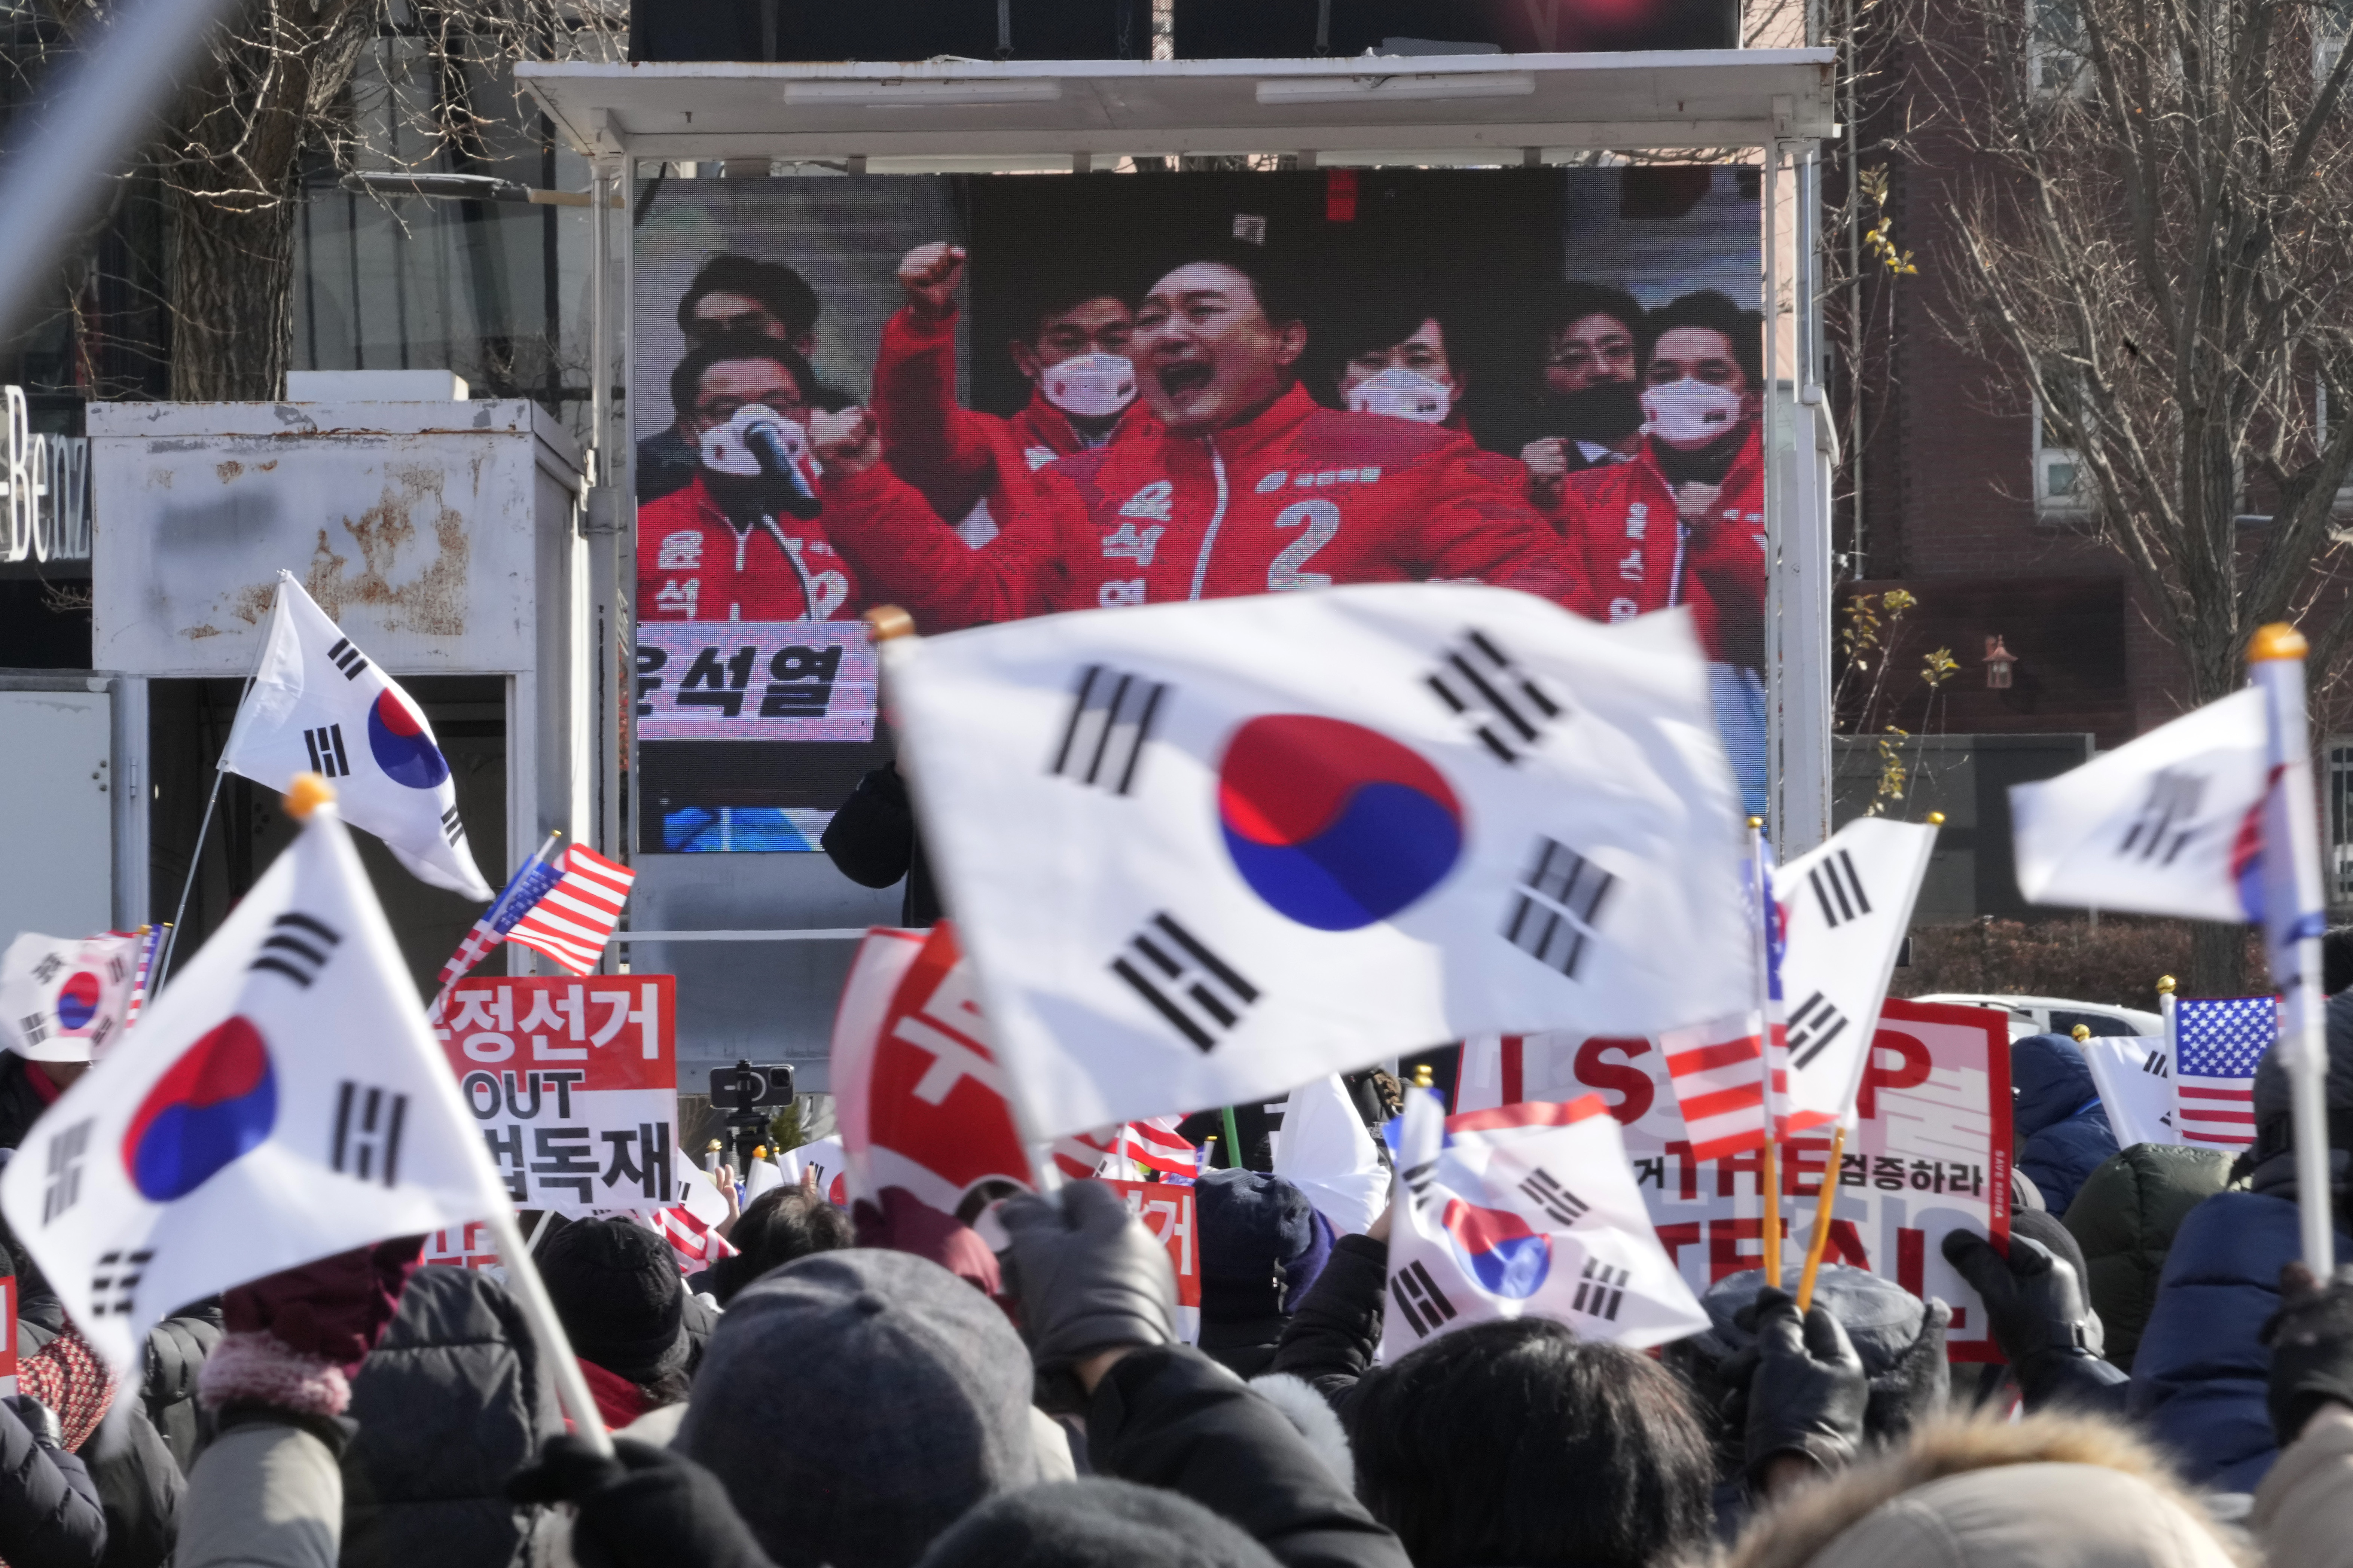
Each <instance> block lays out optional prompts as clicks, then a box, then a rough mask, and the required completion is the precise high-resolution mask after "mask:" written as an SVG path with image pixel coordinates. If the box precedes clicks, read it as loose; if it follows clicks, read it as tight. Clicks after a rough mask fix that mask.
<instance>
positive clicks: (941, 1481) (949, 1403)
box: [575, 1247, 1042, 1568]
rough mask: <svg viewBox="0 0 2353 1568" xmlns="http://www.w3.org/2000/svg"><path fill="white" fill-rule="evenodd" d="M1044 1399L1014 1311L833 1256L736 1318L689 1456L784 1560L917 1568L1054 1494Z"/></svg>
mask: <svg viewBox="0 0 2353 1568" xmlns="http://www.w3.org/2000/svg"><path fill="white" fill-rule="evenodd" d="M1029 1385H1030V1374H1029V1362H1028V1358H1027V1357H1026V1356H1024V1355H1023V1353H1022V1351H1021V1342H1020V1339H1019V1336H1018V1335H1017V1334H1016V1333H1015V1332H1014V1331H1013V1328H1012V1325H1011V1324H1010V1323H1008V1322H1007V1321H1006V1318H1005V1314H1004V1312H1003V1311H1002V1310H1000V1309H999V1308H998V1307H997V1305H996V1303H994V1302H992V1301H991V1300H988V1299H987V1297H986V1296H983V1295H982V1294H981V1293H980V1292H978V1291H976V1290H975V1289H972V1288H971V1287H970V1286H968V1285H966V1284H965V1283H963V1282H962V1281H961V1280H959V1279H956V1278H955V1276H954V1275H952V1274H949V1273H948V1272H947V1271H946V1270H945V1269H944V1268H940V1267H939V1266H938V1265H937V1264H934V1263H931V1262H928V1261H926V1260H924V1259H923V1258H916V1257H913V1256H912V1255H910V1254H907V1253H902V1252H889V1251H879V1250H869V1249H866V1248H862V1247H858V1248H848V1249H844V1250H840V1251H833V1252H820V1253H815V1254H812V1255H810V1256H808V1257H806V1258H797V1259H795V1260H794V1261H793V1262H791V1263H788V1264H786V1265H785V1266H784V1267H783V1268H778V1269H776V1270H774V1271H773V1272H771V1273H769V1274H767V1275H766V1276H765V1277H764V1278H762V1279H760V1280H759V1281H758V1282H757V1283H755V1284H754V1285H751V1286H749V1287H747V1288H746V1289H744V1290H742V1291H740V1292H738V1293H737V1294H736V1296H735V1297H734V1299H733V1300H732V1301H731V1302H730V1303H729V1304H728V1308H727V1310H726V1312H725V1313H724V1314H723V1315H722V1316H721V1318H720V1320H719V1327H718V1330H717V1331H716V1332H714V1333H713V1334H712V1338H711V1344H710V1348H709V1350H708V1351H707V1352H706V1354H705V1356H704V1360H703V1365H702V1372H701V1373H700V1374H699V1376H698V1377H697V1379H696V1383H695V1389H694V1399H693V1402H692V1403H691V1405H689V1406H688V1409H687V1414H686V1420H685V1423H684V1425H683V1426H681V1428H680V1430H679V1434H678V1437H677V1439H676V1441H675V1442H674V1444H673V1445H672V1447H674V1448H675V1449H676V1450H677V1452H679V1453H680V1454H681V1455H683V1456H685V1457H686V1458H690V1459H692V1460H693V1461H695V1462H696V1463H697V1464H699V1465H701V1466H702V1467H704V1468H707V1469H708V1470H710V1471H711V1472H712V1474H713V1475H715V1476H716V1477H717V1478H718V1479H719V1482H720V1484H721V1485H722V1486H723V1488H724V1489H725V1492H726V1495H727V1496H728V1497H729V1498H731V1499H732V1500H733V1506H734V1509H735V1510H736V1511H737V1512H739V1513H740V1514H741V1515H742V1516H743V1519H744V1523H745V1524H747V1525H748V1526H749V1527H750V1530H751V1533H752V1536H753V1538H754V1540H755V1541H756V1542H758V1543H759V1547H760V1549H761V1551H762V1552H764V1553H765V1556H766V1558H767V1560H769V1561H771V1562H773V1563H781V1564H783V1565H784V1568H817V1565H818V1564H820V1563H824V1564H830V1565H831V1568H910V1565H911V1564H913V1563H914V1561H915V1559H916V1558H918V1557H920V1556H922V1555H923V1549H924V1548H925V1547H926V1546H928V1545H929V1544H930V1543H931V1540H932V1538H933V1537H934V1536H935V1535H937V1534H938V1533H939V1532H940V1531H943V1530H945V1529H946V1528H947V1527H948V1526H949V1525H950V1524H952V1523H953V1522H955V1519H956V1518H957V1516H958V1515H960V1514H962V1513H963V1512H964V1510H965V1509H967V1508H970V1507H971V1506H972V1505H973V1504H975V1503H977V1502H980V1501H983V1500H986V1499H987V1498H990V1497H994V1496H996V1495H997V1493H999V1492H1003V1491H1009V1490H1011V1489H1014V1488H1017V1487H1022V1486H1027V1485H1029V1484H1030V1483H1031V1482H1032V1481H1035V1480H1039V1479H1042V1476H1041V1473H1040V1470H1039V1458H1038V1454H1039V1444H1038V1436H1037V1432H1036V1429H1035V1428H1034V1427H1033V1426H1032V1425H1031V1423H1030V1418H1029ZM786 1423H788V1424H789V1429H790V1430H791V1431H792V1432H794V1433H796V1434H797V1435H798V1436H797V1440H783V1439H780V1437H779V1436H778V1432H779V1429H780V1424H786ZM588 1528H589V1527H588V1525H587V1524H586V1521H585V1519H584V1522H583V1524H582V1525H581V1526H580V1527H579V1529H578V1530H577V1531H575V1537H576V1535H577V1534H578V1533H580V1532H582V1531H587V1530H588Z"/></svg>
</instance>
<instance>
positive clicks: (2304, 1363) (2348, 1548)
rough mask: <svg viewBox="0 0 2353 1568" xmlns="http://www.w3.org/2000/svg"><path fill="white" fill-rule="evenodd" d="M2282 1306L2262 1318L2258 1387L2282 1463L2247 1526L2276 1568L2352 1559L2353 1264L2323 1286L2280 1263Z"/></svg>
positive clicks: (2260, 1492)
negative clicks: (2264, 1370) (2267, 1356)
mask: <svg viewBox="0 0 2353 1568" xmlns="http://www.w3.org/2000/svg"><path fill="white" fill-rule="evenodd" d="M2279 1284H2280V1309H2279V1311H2278V1313H2277V1315H2275V1316H2274V1318H2273V1319H2272V1320H2271V1321H2269V1322H2267V1323H2265V1324H2264V1325H2263V1340H2264V1342H2265V1343H2267V1344H2268V1345H2270V1347H2271V1351H2272V1364H2271V1372H2270V1375H2269V1377H2268V1378H2267V1380H2266V1383H2265V1388H2264V1396H2265V1405H2266V1407H2267V1408H2268V1410H2269V1413H2270V1415H2271V1419H2272V1430H2273V1435H2274V1436H2276V1437H2277V1438H2278V1439H2279V1443H2280V1457H2279V1462H2278V1463H2277V1464H2275V1465H2274V1466H2273V1467H2272V1468H2271V1471H2270V1473H2269V1474H2267V1475H2266V1476H2264V1477H2263V1485H2262V1486H2261V1487H2259V1488H2258V1489H2256V1491H2255V1502H2254V1508H2253V1510H2252V1512H2251V1513H2250V1514H2249V1516H2248V1523H2249V1524H2250V1525H2251V1526H2252V1527H2253V1529H2254V1531H2255V1533H2256V1536H2257V1538H2258V1539H2259V1540H2260V1541H2261V1542H2263V1553H2264V1556H2265V1557H2266V1559H2267V1560H2268V1561H2269V1563H2271V1565H2272V1568H2348V1565H2353V1271H2348V1270H2347V1269H2343V1268H2339V1269H2338V1270H2337V1275H2336V1277H2335V1278H2334V1279H2331V1280H2329V1281H2328V1282H2327V1286H2326V1287H2323V1286H2322V1284H2321V1282H2320V1281H2319V1280H2317V1279H2315V1278H2314V1277H2313V1274H2312V1271H2311V1270H2310V1269H2308V1268H2306V1267H2305V1266H2304V1265H2303V1264H2301V1263H2291V1264H2288V1265H2287V1266H2286V1267H2285V1268H2282V1269H2281V1270H2280V1280H2279Z"/></svg>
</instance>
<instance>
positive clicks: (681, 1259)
mask: <svg viewBox="0 0 2353 1568" xmlns="http://www.w3.org/2000/svg"><path fill="white" fill-rule="evenodd" d="M631 1217H632V1218H634V1219H636V1220H638V1222H639V1223H640V1224H643V1225H647V1226H651V1227H652V1228H653V1231H654V1233H655V1234H656V1235H658V1236H659V1237H661V1238H662V1239H663V1240H664V1241H666V1242H668V1243H670V1256H671V1257H672V1258H676V1259H677V1260H678V1267H679V1271H680V1272H681V1273H684V1274H692V1273H695V1272H697V1271H698V1270H701V1269H704V1268H710V1267H711V1266H712V1264H714V1263H716V1262H718V1261H719V1260H720V1259H721V1258H733V1257H734V1256H735V1254H736V1253H737V1252H738V1251H739V1250H740V1248H738V1247H736V1246H735V1244H734V1243H733V1242H731V1241H729V1240H728V1239H727V1238H726V1237H723V1236H722V1235H720V1234H719V1233H718V1232H717V1231H715V1230H713V1229H712V1228H711V1226H709V1225H707V1224H705V1223H704V1222H703V1221H702V1220H701V1219H698V1218H697V1217H695V1215H694V1211H692V1210H691V1209H690V1208H688V1207H687V1206H686V1205H684V1204H680V1205H678V1206H677V1207H675V1208H666V1209H656V1210H655V1211H654V1212H653V1213H651V1214H639V1215H632V1216H631Z"/></svg>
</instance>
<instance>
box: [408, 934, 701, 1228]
mask: <svg viewBox="0 0 2353 1568" xmlns="http://www.w3.org/2000/svg"><path fill="white" fill-rule="evenodd" d="M676 985H677V982H676V981H675V980H674V979H673V978H672V977H671V976H670V975H667V974H591V975H586V976H584V977H582V978H579V979H574V978H572V977H570V976H559V977H555V978H545V979H542V978H533V979H522V980H500V979H477V980H468V981H463V982H461V983H459V984H458V985H457V987H456V988H455V989H454V990H453V991H452V992H451V994H450V997H449V1005H448V1008H447V1009H446V1011H445V1013H444V1016H443V1017H442V1018H441V1019H440V1020H439V1021H438V1025H437V1026H436V1028H435V1030H434V1033H435V1034H436V1035H437V1036H438V1037H439V1038H440V1040H441V1042H442V1050H443V1051H444V1053H446V1054H447V1056H448V1059H449V1067H450V1070H451V1071H453V1072H455V1073H456V1074H457V1075H458V1086H459V1091H460V1092H461V1093H462V1094H463V1096H464V1098H465V1100H466V1109H467V1110H470V1111H471V1112H472V1113H473V1115H474V1119H475V1121H476V1122H477V1123H478V1124H480V1127H481V1129H482V1137H483V1140H484V1142H486V1143H487V1144H488V1145H489V1147H490V1152H491V1163H492V1164H494V1165H496V1166H497V1167H498V1168H499V1173H500V1174H501V1175H502V1176H504V1177H505V1178H506V1183H507V1191H508V1192H509V1193H510V1194H512V1196H513V1198H514V1201H515V1204H516V1205H517V1206H518V1207H524V1208H547V1209H555V1210H557V1211H559V1212H561V1213H565V1214H571V1215H581V1214H586V1213H588V1212H589V1211H591V1210H593V1209H656V1208H667V1207H669V1206H670V1205H673V1204H676V1203H679V1202H680V1201H681V1196H680V1194H679V1193H678V1191H677V1172H676V1169H675V1167H676V1164H677V1162H676V1161H675V1160H674V1159H673V1158H672V1152H673V1149H674V1148H675V1145H676V1142H677V1138H676V1129H675V1126H674V1123H675V1121H676V1120H677V1116H678V1044H677V1028H678V1026H677V1014H676V1008H675V1005H674V1003H675V997H676Z"/></svg>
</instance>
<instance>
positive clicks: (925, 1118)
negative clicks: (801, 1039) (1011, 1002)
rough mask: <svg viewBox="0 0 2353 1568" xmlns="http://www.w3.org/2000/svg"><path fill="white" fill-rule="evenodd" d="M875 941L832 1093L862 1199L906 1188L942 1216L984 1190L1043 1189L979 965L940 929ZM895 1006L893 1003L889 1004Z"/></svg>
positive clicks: (852, 987)
mask: <svg viewBox="0 0 2353 1568" xmlns="http://www.w3.org/2000/svg"><path fill="white" fill-rule="evenodd" d="M911 935H913V933H910V932H904V931H890V930H877V931H870V932H868V933H867V937H866V942H865V943H864V945H863V946H862V947H861V948H860V952H859V956H858V960H857V962H856V963H855V964H854V965H853V966H852V968H851V970H850V976H849V984H848V985H847V986H845V987H844V989H843V992H842V999H841V1006H840V1010H839V1013H838V1014H837V1015H836V1016H835V1020H834V1033H833V1085H834V1090H835V1094H836V1096H837V1100H836V1108H837V1113H838V1115H839V1118H840V1125H841V1138H842V1144H843V1148H844V1151H845V1159H846V1162H847V1163H848V1165H849V1174H850V1187H851V1189H852V1194H853V1195H855V1196H861V1197H871V1196H872V1195H874V1194H879V1193H880V1192H881V1190H882V1189H883V1188H885V1187H900V1188H903V1189H904V1190H905V1191H907V1192H908V1193H910V1194H913V1196H915V1197H916V1198H918V1199H920V1200H921V1201H922V1202H923V1203H924V1204H927V1205H930V1206H931V1207H933V1208H935V1209H937V1210H939V1211H940V1212H941V1213H943V1214H955V1213H956V1212H957V1210H958V1209H959V1208H960V1207H962V1206H963V1205H964V1203H965V1199H966V1198H967V1197H968V1196H969V1195H970V1194H972V1193H973V1192H974V1191H975V1190H976V1189H977V1188H982V1187H984V1186H987V1185H989V1184H1012V1185H1015V1186H1020V1187H1034V1186H1035V1185H1036V1184H1035V1182H1034V1181H1033V1180H1032V1179H1031V1176H1030V1171H1029V1154H1028V1152H1026V1151H1025V1150H1024V1149H1023V1148H1022V1146H1021V1137H1020V1134H1019V1133H1018V1132H1017V1131H1015V1130H1014V1126H1013V1110H1012V1107H1011V1106H1010V1105H1009V1104H1008V1101H1007V1100H1006V1098H1005V1072H1004V1068H1002V1067H1001V1066H1000V1065H999V1064H998V1062H997V1057H996V1054H995V1052H994V1051H993V1050H992V1049H991V1048H990V1046H989V1044H988V1027H987V1023H986V1022H985V1021H984V1020H983V1019H982V1017H981V1016H980V997H979V992H978V988H977V986H976V984H975V980H974V974H973V967H972V964H971V963H970V961H969V960H967V959H966V958H965V956H964V954H963V953H962V952H960V951H959V950H958V948H957V946H956V940H955V931H954V929H953V928H952V927H951V926H950V925H949V924H948V922H947V921H941V922H940V923H939V924H938V925H936V926H934V927H933V928H932V930H931V931H930V933H929V934H928V935H926V936H923V937H921V938H919V939H918V940H920V942H921V943H922V945H921V946H920V947H917V948H915V949H914V950H913V953H912V956H911V955H910V952H909V940H908V939H909V937H910V936H911ZM885 996H887V998H888V1000H883V998H884V997H885Z"/></svg>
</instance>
